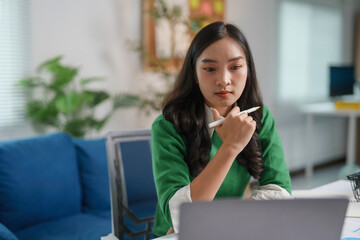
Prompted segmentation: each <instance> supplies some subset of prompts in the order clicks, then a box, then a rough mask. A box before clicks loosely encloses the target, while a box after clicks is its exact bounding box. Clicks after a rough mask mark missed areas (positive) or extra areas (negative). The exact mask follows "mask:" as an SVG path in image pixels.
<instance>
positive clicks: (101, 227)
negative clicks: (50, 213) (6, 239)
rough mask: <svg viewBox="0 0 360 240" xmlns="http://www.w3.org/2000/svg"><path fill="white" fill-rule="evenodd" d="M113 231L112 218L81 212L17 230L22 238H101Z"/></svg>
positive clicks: (53, 239)
mask: <svg viewBox="0 0 360 240" xmlns="http://www.w3.org/2000/svg"><path fill="white" fill-rule="evenodd" d="M110 232H111V219H110V218H102V217H97V216H95V215H92V214H87V213H79V214H75V215H72V216H68V217H65V218H60V219H56V220H52V221H48V222H44V223H41V224H38V225H35V226H32V227H29V228H26V229H24V230H22V231H19V232H15V235H16V236H17V237H18V238H19V239H20V240H34V239H36V240H49V239H51V240H99V239H100V237H102V236H106V235H108V234H109V233H110Z"/></svg>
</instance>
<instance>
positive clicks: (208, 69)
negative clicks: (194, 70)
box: [204, 67, 215, 72]
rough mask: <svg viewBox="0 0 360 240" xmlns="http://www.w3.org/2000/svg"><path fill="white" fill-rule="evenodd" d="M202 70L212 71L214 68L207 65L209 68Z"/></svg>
mask: <svg viewBox="0 0 360 240" xmlns="http://www.w3.org/2000/svg"><path fill="white" fill-rule="evenodd" d="M204 70H205V71H206V72H214V71H215V68H212V67H209V68H204Z"/></svg>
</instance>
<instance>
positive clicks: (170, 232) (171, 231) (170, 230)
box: [166, 228, 175, 235]
mask: <svg viewBox="0 0 360 240" xmlns="http://www.w3.org/2000/svg"><path fill="white" fill-rule="evenodd" d="M174 232H175V231H174V229H173V228H170V229H169V231H167V233H166V235H169V234H172V233H174Z"/></svg>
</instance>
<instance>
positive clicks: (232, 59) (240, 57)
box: [229, 56, 244, 62]
mask: <svg viewBox="0 0 360 240" xmlns="http://www.w3.org/2000/svg"><path fill="white" fill-rule="evenodd" d="M241 59H244V57H243V56H238V57H234V58H230V59H229V62H233V61H237V60H241Z"/></svg>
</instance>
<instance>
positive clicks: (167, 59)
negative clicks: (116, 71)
mask: <svg viewBox="0 0 360 240" xmlns="http://www.w3.org/2000/svg"><path fill="white" fill-rule="evenodd" d="M142 5H143V54H144V55H143V56H144V57H143V62H144V68H145V70H150V71H151V70H154V69H155V68H156V67H158V66H159V65H162V66H163V67H166V68H169V69H175V70H179V68H180V66H181V64H182V60H183V58H184V57H185V54H186V51H187V48H188V47H189V44H190V42H191V39H192V38H193V37H194V35H195V34H196V33H197V31H199V30H200V29H201V28H202V27H204V26H206V25H207V24H209V23H211V22H214V21H224V19H225V0H143V3H142ZM164 9H165V10H164Z"/></svg>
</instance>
